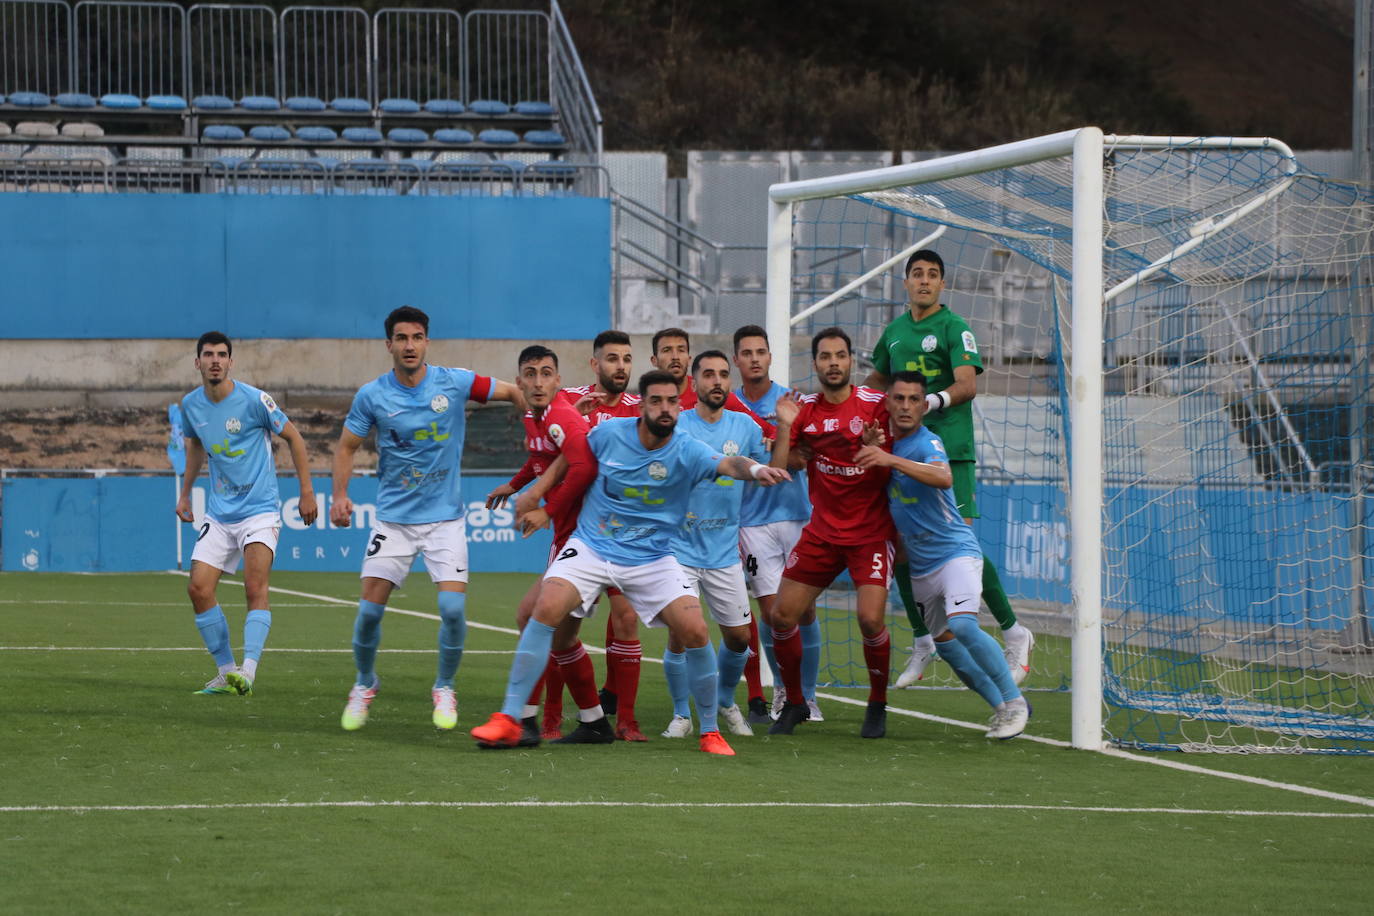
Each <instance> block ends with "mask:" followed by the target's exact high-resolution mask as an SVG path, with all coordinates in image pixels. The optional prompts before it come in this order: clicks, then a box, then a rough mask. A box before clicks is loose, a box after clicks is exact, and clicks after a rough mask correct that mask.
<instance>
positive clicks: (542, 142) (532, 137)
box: [525, 130, 567, 146]
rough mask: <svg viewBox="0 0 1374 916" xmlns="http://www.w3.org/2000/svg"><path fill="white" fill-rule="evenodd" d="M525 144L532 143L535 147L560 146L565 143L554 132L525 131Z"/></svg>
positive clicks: (561, 136) (557, 133)
mask: <svg viewBox="0 0 1374 916" xmlns="http://www.w3.org/2000/svg"><path fill="white" fill-rule="evenodd" d="M525 142H526V143H533V144H535V145H536V146H562V145H563V144H564V143H566V142H567V141H566V140H564V139H563V135H562V134H560V133H559V132H558V131H556V130H527V131H525Z"/></svg>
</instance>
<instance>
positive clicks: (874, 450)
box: [854, 445, 892, 468]
mask: <svg viewBox="0 0 1374 916" xmlns="http://www.w3.org/2000/svg"><path fill="white" fill-rule="evenodd" d="M854 463H855V464H857V465H858V466H859V467H861V468H882V467H887V466H888V465H890V464H891V463H892V453H891V452H888V451H885V450H884V449H882V448H881V447H880V446H877V445H865V446H864V447H863V448H861V449H859V450H858V451H857V452H855V453H854Z"/></svg>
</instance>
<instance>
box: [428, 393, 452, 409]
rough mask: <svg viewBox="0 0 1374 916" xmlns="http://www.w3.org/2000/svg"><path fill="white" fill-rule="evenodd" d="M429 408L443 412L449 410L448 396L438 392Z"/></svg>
mask: <svg viewBox="0 0 1374 916" xmlns="http://www.w3.org/2000/svg"><path fill="white" fill-rule="evenodd" d="M429 409H430V410H432V411H434V412H435V413H443V412H444V411H446V410H448V398H447V397H445V396H444V395H442V394H436V395H435V396H434V399H433V400H431V401H430V402H429Z"/></svg>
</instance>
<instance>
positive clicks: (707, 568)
mask: <svg viewBox="0 0 1374 916" xmlns="http://www.w3.org/2000/svg"><path fill="white" fill-rule="evenodd" d="M692 383H693V389H694V390H695V391H696V393H697V403H696V406H695V407H693V408H692V409H691V410H687V411H683V412H682V414H681V416H680V417H679V418H678V433H679V434H680V435H684V436H690V437H691V438H693V439H696V440H697V441H699V442H704V443H706V445H708V446H710V447H711V449H712V451H715V452H717V453H719V454H722V455H745V456H747V457H749V458H751V459H753V460H754V461H757V462H764V461H768V460H769V454H768V451H767V449H765V447H764V443H763V434H762V433H761V432H760V431H759V428H758V425H757V424H756V423H755V422H754V421H753V420H752V419H751V418H750V417H749V416H748V415H746V414H742V413H739V412H738V411H733V410H726V409H725V396H726V395H727V394H728V393H729V391H730V362H729V360H728V359H727V358H726V356H725V354H724V353H722V352H720V351H719V350H707V351H706V352H704V353H699V354H697V356H696V358H695V359H693V360H692ZM747 489H751V488H750V487H749V486H748V485H744V486H741V485H740V482H739V481H738V480H736V479H735V478H733V477H727V476H721V477H716V478H715V479H714V480H705V481H702V482H701V483H698V484H697V485H696V487H694V488H693V489H692V492H691V494H690V495H689V496H688V499H687V516H686V519H685V521H684V522H683V524H682V526H681V527H680V528H679V530H678V532H677V536H676V537H675V538H674V540H673V554H674V555H675V556H676V557H677V559H678V562H679V563H681V564H682V566H683V570H684V572H686V574H687V577H688V580H689V581H690V582H692V584H693V585H694V586H695V587H696V589H697V593H698V595H700V596H702V597H705V598H706V601H707V604H708V605H709V607H710V609H711V616H712V617H713V618H715V621H716V625H717V626H719V627H720V635H721V644H720V651H719V653H718V654H717V656H716V662H717V666H716V670H717V683H718V692H717V700H716V705H717V706H718V707H719V709H718V714H719V718H720V720H722V721H724V723H725V724H726V726H727V727H728V728H729V729H730V731H731V732H732V733H733V734H736V735H752V734H753V733H754V730H753V728H751V727H750V725H749V723H748V722H746V721H745V718H744V714H743V713H742V712H740V708H739V706H738V705H737V704H736V703H735V685H736V684H738V683H739V680H740V676H741V675H742V674H743V673H744V666H745V663H746V662H747V661H748V659H749V655H750V653H749V637H750V623H751V622H752V620H753V617H752V615H751V614H750V613H749V593H748V591H747V590H746V588H745V584H744V565H743V564H742V563H741V562H740V551H739V519H740V504H741V499H742V497H743V493H742V491H744V490H747ZM663 672H664V675H665V676H666V677H667V679H668V694H669V696H671V697H672V700H673V719H672V721H671V722H669V723H668V728H667V729H666V730H665V731H664V732H663V737H665V738H685V737H687V736H688V735H690V734H691V733H692V715H691V708H690V706H689V704H688V700H689V695H690V691H689V689H688V686H687V656H686V654H685V653H684V652H683V647H682V645H681V644H680V643H678V642H677V641H675V640H674V639H672V638H669V640H668V647H667V650H666V651H665V653H664V655H663Z"/></svg>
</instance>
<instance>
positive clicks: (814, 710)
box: [806, 700, 825, 722]
mask: <svg viewBox="0 0 1374 916" xmlns="http://www.w3.org/2000/svg"><path fill="white" fill-rule="evenodd" d="M806 708H807V709H808V710H810V712H811V718H809V719H807V720H806V721H808V722H824V721H825V716H823V715H821V708H820V707H819V706H817V705H816V701H815V700H807V701H806Z"/></svg>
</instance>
